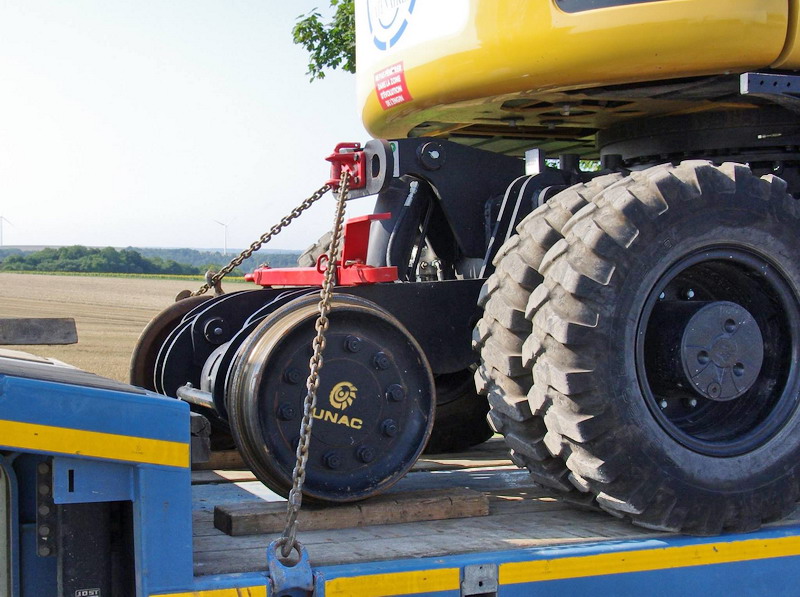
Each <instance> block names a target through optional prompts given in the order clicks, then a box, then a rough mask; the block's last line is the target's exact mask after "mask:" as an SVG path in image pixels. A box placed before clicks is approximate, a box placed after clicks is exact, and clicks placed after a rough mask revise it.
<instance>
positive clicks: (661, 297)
mask: <svg viewBox="0 0 800 597" xmlns="http://www.w3.org/2000/svg"><path fill="white" fill-rule="evenodd" d="M665 298H667V295H666V294H665V293H663V292H662V293H661V294H659V295H658V300H660V301H663V300H664V299H665Z"/></svg>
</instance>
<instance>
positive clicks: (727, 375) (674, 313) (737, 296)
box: [635, 246, 800, 457]
mask: <svg viewBox="0 0 800 597" xmlns="http://www.w3.org/2000/svg"><path fill="white" fill-rule="evenodd" d="M734 324H735V325H734ZM798 330H800V300H798V296H797V294H796V293H795V292H794V291H793V290H792V287H791V285H790V284H789V283H788V282H787V280H786V278H784V276H783V275H782V274H781V273H780V272H779V270H778V269H777V268H775V266H774V265H773V263H772V262H771V261H770V260H768V259H767V258H766V257H764V256H763V255H760V254H758V253H757V252H755V251H754V250H752V249H749V248H744V247H738V246H718V247H712V248H706V249H703V250H698V251H695V252H694V253H691V254H689V255H687V256H685V257H683V258H681V259H680V260H678V261H677V262H676V263H674V264H673V265H672V266H671V267H670V268H669V269H668V270H667V271H666V272H665V273H664V274H663V275H662V276H661V277H660V279H659V280H658V282H657V283H656V284H655V285H654V286H653V288H652V290H651V291H650V293H649V295H648V297H647V299H646V301H645V303H644V306H643V309H642V316H641V318H640V320H639V323H638V326H637V330H636V332H637V333H636V353H635V356H636V371H637V375H638V379H639V386H640V388H641V390H642V393H643V395H644V397H645V401H646V403H647V406H648V408H649V409H650V411H651V412H652V413H653V415H654V418H655V419H656V420H657V421H658V423H659V424H660V425H661V427H662V428H663V429H664V430H665V431H666V432H667V433H668V434H669V435H670V436H671V437H672V438H673V439H675V440H676V441H678V442H680V443H681V444H683V445H684V446H686V447H688V448H690V449H692V450H694V451H696V452H699V453H702V454H707V455H710V456H718V457H730V456H736V455H739V454H744V453H747V452H750V451H752V450H754V449H756V448H758V447H759V446H761V445H763V444H764V443H766V442H767V441H768V440H769V439H770V438H771V437H773V436H774V435H775V434H776V433H777V432H778V431H779V430H780V429H781V428H782V427H783V425H784V424H785V423H786V421H787V420H788V419H789V418H790V416H791V414H792V413H793V411H794V410H795V408H796V400H795V399H796V395H797V387H798V365H797V360H798V345H799V344H800V338H798ZM759 342H761V344H760V345H759Z"/></svg>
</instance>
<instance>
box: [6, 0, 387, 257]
mask: <svg viewBox="0 0 800 597" xmlns="http://www.w3.org/2000/svg"><path fill="white" fill-rule="evenodd" d="M327 4H328V3H327V1H326V0H319V1H305V0H302V1H296V2H291V3H290V2H276V1H274V0H224V1H223V0H217V1H212V0H126V1H123V0H70V1H68V2H65V1H63V0H4V1H3V2H0V216H3V217H4V218H6V219H7V220H8V221H9V222H10V223H4V225H3V244H4V245H70V244H83V245H88V246H107V245H110V246H164V247H194V248H200V247H221V246H222V244H223V234H224V229H223V227H222V226H220V225H219V224H217V223H215V220H217V221H220V222H223V223H226V224H228V240H227V242H228V246H229V247H244V246H246V245H247V244H249V243H250V242H251V241H252V240H253V239H254V238H256V237H258V236H259V235H260V234H261V233H262V232H263V231H265V230H267V229H268V228H269V227H270V226H271V225H272V224H274V223H275V222H277V220H278V219H279V218H280V217H281V216H282V215H284V214H285V213H287V212H288V211H289V210H290V209H291V208H292V207H294V206H295V205H296V204H297V203H299V201H300V200H301V199H303V198H304V197H306V196H308V195H309V194H310V193H311V192H312V191H314V190H315V189H316V188H317V187H319V186H320V185H321V184H322V183H323V182H324V180H325V179H326V178H327V176H328V168H327V163H326V162H325V161H324V157H325V155H327V154H328V153H330V151H331V150H332V148H333V147H334V145H335V144H336V143H337V142H339V141H365V140H367V138H368V136H367V133H366V132H365V131H364V129H363V127H362V125H361V122H360V118H359V116H358V114H357V109H356V103H355V78H354V76H353V75H349V74H345V73H331V74H329V75H328V76H327V77H326V78H325V79H324V80H322V81H315V82H314V83H311V82H309V80H308V76H307V75H306V65H307V56H306V54H305V51H304V50H303V49H302V48H300V47H298V46H295V45H294V44H293V43H292V41H291V29H292V26H293V24H294V23H295V20H296V18H297V16H298V15H300V14H303V13H305V12H308V11H309V10H311V9H313V8H315V7H317V6H320V7H326V6H327ZM332 202H333V200H332V199H328V200H327V201H326V202H325V204H324V205H318V206H317V207H315V208H312V210H311V211H310V212H309V215H308V216H307V217H305V218H303V220H302V221H301V222H300V223H299V224H296V225H295V226H294V227H291V228H289V229H288V230H287V231H286V232H285V233H283V234H282V235H281V237H278V238H277V239H276V240H275V241H274V243H273V244H272V246H274V247H276V248H283V249H286V248H303V247H305V246H306V245H308V244H309V243H310V242H313V241H314V240H315V239H316V238H317V237H318V236H320V235H321V234H322V233H323V232H324V231H325V230H326V229H327V228H328V227H329V225H330V222H329V220H330V219H331V217H332V210H333V203H332ZM348 209H349V214H350V215H354V214H357V213H366V212H369V211H370V209H371V200H369V199H367V200H360V201H359V202H358V204H357V202H355V201H353V202H350V203H349V204H348Z"/></svg>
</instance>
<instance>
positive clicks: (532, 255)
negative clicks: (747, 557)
mask: <svg viewBox="0 0 800 597" xmlns="http://www.w3.org/2000/svg"><path fill="white" fill-rule="evenodd" d="M356 17H357V27H358V28H357V33H358V36H357V39H358V45H357V49H358V54H357V64H358V93H359V104H360V108H361V113H362V116H363V120H364V123H365V125H366V126H367V128H368V130H369V131H370V133H371V134H373V135H374V136H375V137H378V138H390V139H391V138H411V139H418V138H423V137H424V138H426V139H427V141H426V143H427V145H426V144H421V145H417V146H416V147H415V148H414V149H412V151H415V152H416V154H417V155H416V156H415V157H416V158H417V159H418V161H419V163H420V166H419V167H418V168H417V169H416V170H414V172H413V174H416V175H417V176H419V177H420V178H421V179H422V180H424V181H428V182H429V184H430V185H431V187H432V191H433V192H432V194H433V195H434V196H436V195H437V194H439V195H441V194H440V193H439V189H443V190H442V191H441V192H443V193H446V192H447V191H448V190H449V189H447V186H448V185H446V184H445V185H443V184H440V183H439V182H438V180H437V179H440V178H442V172H443V171H444V170H449V171H450V176H451V177H457V178H459V179H461V180H462V183H465V184H464V185H463V186H467V187H470V188H475V187H480V186H482V185H485V182H484V181H483V180H481V178H482V177H487V176H488V177H492V176H493V174H492V168H488V171H487V169H484V168H480V167H478V168H476V167H475V166H474V162H465V163H459V160H458V157H457V156H456V155H452V156H451V155H449V154H450V153H453V154H455V152H451V151H450V150H449V145H446V144H449V143H454V144H459V145H462V146H465V147H469V148H474V149H479V150H481V151H484V152H487V153H489V152H491V153H492V154H502V155H508V156H516V157H517V159H518V160H522V159H523V157H527V159H526V160H525V161H526V164H527V170H526V173H527V176H526V177H525V178H523V180H519V179H513V180H506V185H505V187H506V191H505V192H504V194H503V198H502V200H501V201H500V206H499V207H495V206H493V205H492V204H491V199H490V198H489V196H488V195H484V197H483V203H482V204H481V205H480V208H481V209H480V210H477V209H474V210H473V209H470V207H469V206H465V207H464V208H463V209H462V208H461V207H460V202H462V201H463V202H464V203H466V202H467V201H470V200H476V199H473V197H472V196H470V194H468V193H467V194H464V195H462V196H457V197H448V196H436V201H438V202H439V204H440V205H441V206H443V208H442V212H443V216H444V218H443V219H445V220H446V221H447V223H448V225H449V226H448V227H449V228H450V230H451V231H454V233H453V235H452V236H453V237H455V239H456V242H455V243H453V240H452V239H450V242H451V243H453V244H455V245H456V249H455V250H453V251H449V252H448V250H442V254H443V255H449V256H451V257H452V259H451V261H452V262H453V263H455V268H454V269H455V270H456V275H459V276H460V275H467V276H468V275H469V274H468V272H467V270H468V269H469V268H468V267H466V263H467V262H468V261H469V260H470V258H474V257H480V258H481V259H482V263H481V267H482V268H483V274H484V275H486V274H489V273H491V275H490V276H489V277H488V280H487V281H486V282H485V284H484V286H483V289H482V292H481V295H480V305H481V306H482V307H483V309H484V311H483V316H482V318H481V320H480V321H479V322H478V324H477V325H476V327H475V329H474V333H473V345H474V347H475V349H476V350H477V351H478V352H479V353H480V367H479V370H478V372H477V375H476V380H477V384H478V387H479V389H480V390H481V392H482V393H483V394H485V395H486V396H488V399H489V402H490V405H491V411H490V413H489V418H490V421H491V423H492V426H493V427H494V429H495V430H496V431H498V432H500V433H502V434H503V435H504V436H505V439H506V442H507V444H508V446H509V448H511V453H512V457H513V459H514V461H515V462H516V463H517V464H518V465H520V466H524V467H527V468H528V469H529V470H530V472H531V473H532V475H533V478H534V479H535V480H537V481H539V482H540V483H542V484H545V485H548V486H550V487H553V488H555V489H556V490H559V491H562V492H564V494H565V496H567V497H568V498H570V499H575V500H578V501H588V502H592V503H594V504H596V505H597V506H599V507H600V508H603V509H605V510H608V511H609V512H611V513H612V514H614V515H616V516H625V517H628V518H630V519H632V520H633V521H634V522H635V523H636V524H639V525H642V526H645V527H649V528H656V529H670V530H683V531H687V532H693V533H700V534H707V533H717V532H720V531H725V530H732V529H737V530H742V529H750V528H754V527H757V526H758V525H759V524H761V523H762V521H765V520H772V519H774V518H777V517H780V516H781V515H783V514H785V513H786V512H787V511H789V510H791V509H792V508H793V507H794V504H795V502H796V500H797V498H798V487H799V486H800V478H799V477H798V464H800V458H798V456H800V427H799V426H800V411H798V399H800V395H799V394H800V365H798V357H799V356H800V267H799V265H798V261H799V260H800V241H798V223H799V222H798V217H800V208H799V207H798V204H797V203H796V200H795V198H796V197H797V196H798V194H799V193H800V180H799V179H798V159H799V158H800V151H799V150H798V145H799V144H800V117H799V116H800V77H798V73H797V72H796V71H797V69H798V68H800V41H798V18H799V17H800V3H799V2H797V1H796V0H766V1H760V0H759V1H756V0H743V1H737V2H728V1H725V0H649V1H637V0H536V1H519V0H505V1H504V0H472V1H465V2H434V1H424V0H416V1H415V0H406V1H395V2H391V1H385V0H383V1H382V0H374V1H373V0H361V1H358V0H357V2H356ZM426 147H427V152H428V153H426ZM402 149H403V148H402V147H401V148H400V151H401V152H402ZM431 152H433V153H434V154H436V155H437V156H438V159H436V160H434V159H432V156H431V155H430V153H431ZM402 157H403V156H402V155H401V161H402ZM450 157H452V158H453V159H446V158H450ZM426 158H427V162H429V164H428V165H430V163H433V162H438V163H441V165H440V166H439V167H438V169H437V170H429V169H426V165H425V163H424V162H425V160H426ZM582 159H594V160H599V161H600V164H601V166H600V171H597V172H591V173H587V172H582V171H580V169H579V166H580V164H581V163H582V162H581V160H582ZM395 160H397V157H395ZM550 160H553V161H550ZM555 160H559V161H558V164H557V165H556V163H555ZM484 161H485V162H490V161H491V157H485V158H477V162H478V163H479V164H480V163H483V162H484ZM432 172H433V173H435V175H434V176H431V175H430V173H432ZM401 174H405V175H408V174H409V172H408V171H406V172H402V173H401ZM503 175H504V174H503V173H502V170H501V169H500V168H498V169H497V174H496V176H503ZM559 176H560V177H561V179H562V180H557V178H558V177H559ZM554 179H556V180H554ZM477 202H479V203H480V202H481V200H480V199H477ZM470 216H472V217H475V218H479V217H480V216H485V217H486V220H485V222H486V226H485V228H486V229H487V230H490V231H491V232H490V233H488V234H487V235H486V236H485V237H484V238H482V239H481V240H484V248H485V249H486V251H485V252H484V253H483V254H480V252H479V251H477V250H473V247H471V246H470V245H469V242H458V240H459V236H464V237H465V238H467V240H468V241H469V240H474V238H475V236H476V234H474V232H475V230H480V228H481V227H480V226H479V225H478V224H474V225H473V226H472V228H470V229H469V230H468V231H464V230H463V228H464V227H465V222H463V221H460V220H461V219H462V218H465V217H470ZM480 231H481V232H482V230H480ZM429 240H430V243H429V244H433V245H436V244H437V239H434V238H430V239H429ZM439 244H441V242H440V243H439ZM435 248H436V247H435ZM449 248H450V247H447V249H449ZM459 265H461V266H462V267H461V270H462V271H461V272H459V271H458V270H459Z"/></svg>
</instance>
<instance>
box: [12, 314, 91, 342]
mask: <svg viewBox="0 0 800 597" xmlns="http://www.w3.org/2000/svg"><path fill="white" fill-rule="evenodd" d="M76 342H78V330H77V328H76V327H75V320H74V319H72V318H71V317H58V318H56V317H53V318H25V317H15V318H0V344H9V345H19V344H75V343H76Z"/></svg>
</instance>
